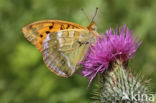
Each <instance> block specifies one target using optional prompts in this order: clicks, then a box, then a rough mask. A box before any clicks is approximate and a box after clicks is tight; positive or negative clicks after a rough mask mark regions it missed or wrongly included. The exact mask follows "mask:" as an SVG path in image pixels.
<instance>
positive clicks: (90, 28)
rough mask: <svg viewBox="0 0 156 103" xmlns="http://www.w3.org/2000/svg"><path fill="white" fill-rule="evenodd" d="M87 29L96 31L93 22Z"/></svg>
mask: <svg viewBox="0 0 156 103" xmlns="http://www.w3.org/2000/svg"><path fill="white" fill-rule="evenodd" d="M87 28H88V30H89V31H96V25H95V22H94V21H93V22H91V23H90V24H89V26H88V27H87Z"/></svg>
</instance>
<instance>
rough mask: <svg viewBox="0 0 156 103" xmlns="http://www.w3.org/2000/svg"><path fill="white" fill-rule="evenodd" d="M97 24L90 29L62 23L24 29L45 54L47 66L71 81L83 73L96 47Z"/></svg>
mask: <svg viewBox="0 0 156 103" xmlns="http://www.w3.org/2000/svg"><path fill="white" fill-rule="evenodd" d="M94 27H95V23H94V22H93V21H92V22H91V23H90V25H89V26H88V27H83V26H81V25H78V24H75V23H72V22H67V21H61V20H43V21H37V22H34V23H31V24H28V25H26V26H24V27H23V28H22V32H23V34H24V37H25V38H27V40H28V41H30V42H31V43H32V44H33V45H35V46H36V47H37V48H38V50H39V51H40V52H41V53H42V56H43V61H44V62H45V64H46V66H47V67H48V68H49V69H50V70H51V71H52V72H54V73H55V74H56V75H58V76H61V77H69V76H71V75H73V74H74V72H75V71H76V70H77V69H79V66H78V65H79V63H80V61H82V60H83V59H84V58H85V56H86V53H87V51H88V49H89V44H91V43H95V41H96V36H97V35H99V34H98V33H97V32H96V31H95V28H94Z"/></svg>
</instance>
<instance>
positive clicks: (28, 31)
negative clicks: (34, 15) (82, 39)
mask: <svg viewBox="0 0 156 103" xmlns="http://www.w3.org/2000/svg"><path fill="white" fill-rule="evenodd" d="M65 29H85V30H87V28H85V27H83V26H80V25H78V24H74V23H71V22H66V21H61V20H43V21H38V22H34V23H31V24H28V25H26V26H25V27H23V29H22V31H23V34H24V36H25V37H26V38H27V39H28V40H29V41H30V42H32V44H34V45H35V46H36V47H37V48H38V49H39V50H40V51H41V49H42V43H43V41H44V39H45V38H46V36H47V34H49V33H50V32H53V31H59V30H65Z"/></svg>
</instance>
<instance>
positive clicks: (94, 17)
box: [91, 7, 98, 23]
mask: <svg viewBox="0 0 156 103" xmlns="http://www.w3.org/2000/svg"><path fill="white" fill-rule="evenodd" d="M97 11H98V7H96V10H95V13H94V16H93V18H92V21H91V23H92V22H93V21H94V18H95V16H96V14H97Z"/></svg>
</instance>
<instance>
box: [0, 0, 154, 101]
mask: <svg viewBox="0 0 156 103" xmlns="http://www.w3.org/2000/svg"><path fill="white" fill-rule="evenodd" d="M96 7H99V11H98V14H97V16H96V18H95V22H96V24H97V28H98V32H99V33H103V32H105V30H106V29H107V28H109V27H110V25H111V26H112V27H113V28H115V27H116V26H117V25H118V26H122V24H123V23H125V24H127V26H128V27H129V28H130V29H132V30H134V33H135V34H137V35H138V38H139V39H140V40H143V43H142V45H141V46H140V47H139V49H138V51H137V53H136V54H135V56H134V58H133V59H132V60H131V61H130V66H131V67H132V69H133V71H134V72H135V73H138V72H139V73H140V72H141V73H142V74H143V75H144V76H145V78H146V79H151V84H150V85H151V87H152V90H153V91H156V0H0V42H1V43H0V103H89V102H90V101H91V100H90V98H89V97H90V96H91V92H92V89H93V87H94V84H92V85H91V88H89V89H87V86H88V81H87V79H86V78H83V77H81V76H80V75H78V74H75V75H74V76H72V77H71V78H69V79H66V78H60V77H58V76H56V75H55V74H53V73H51V72H50V71H49V70H48V69H47V68H46V66H45V64H44V63H43V60H42V57H41V54H40V53H39V51H38V50H37V49H36V48H35V47H34V46H33V45H32V44H31V43H29V42H28V41H27V40H26V39H25V38H24V37H23V34H22V32H21V28H22V27H23V26H24V25H25V24H28V23H31V22H34V21H38V20H46V19H60V20H66V21H71V22H75V23H78V24H80V25H83V26H87V25H88V24H89V22H88V21H87V18H86V17H85V16H84V14H83V13H82V12H81V10H80V9H81V8H84V9H85V10H86V12H87V15H88V16H89V17H90V18H91V17H92V16H93V14H94V12H95V8H96Z"/></svg>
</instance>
